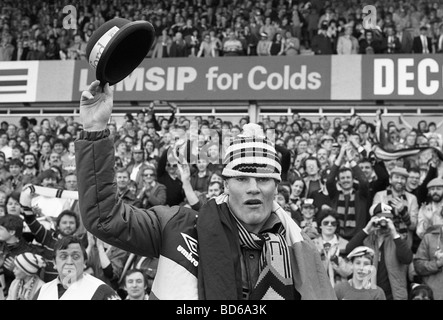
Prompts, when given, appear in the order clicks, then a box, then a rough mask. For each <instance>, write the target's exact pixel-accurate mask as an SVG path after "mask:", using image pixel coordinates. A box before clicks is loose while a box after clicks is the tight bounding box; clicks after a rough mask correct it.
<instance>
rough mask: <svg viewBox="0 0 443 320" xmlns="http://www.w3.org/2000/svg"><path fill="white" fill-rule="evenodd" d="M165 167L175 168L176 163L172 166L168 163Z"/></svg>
mask: <svg viewBox="0 0 443 320" xmlns="http://www.w3.org/2000/svg"><path fill="white" fill-rule="evenodd" d="M166 167H167V168H177V164H176V163H174V164H170V163H168V164H167V165H166Z"/></svg>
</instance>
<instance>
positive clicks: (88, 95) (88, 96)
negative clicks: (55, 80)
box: [81, 91, 94, 101]
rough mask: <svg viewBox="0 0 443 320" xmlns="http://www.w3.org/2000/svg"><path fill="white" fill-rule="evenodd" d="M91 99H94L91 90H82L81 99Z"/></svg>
mask: <svg viewBox="0 0 443 320" xmlns="http://www.w3.org/2000/svg"><path fill="white" fill-rule="evenodd" d="M91 99H94V96H93V95H92V93H91V92H89V91H83V92H82V97H81V100H82V101H87V100H91Z"/></svg>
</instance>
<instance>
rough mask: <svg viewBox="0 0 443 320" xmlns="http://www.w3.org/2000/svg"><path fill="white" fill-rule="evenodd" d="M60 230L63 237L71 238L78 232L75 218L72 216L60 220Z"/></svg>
mask: <svg viewBox="0 0 443 320" xmlns="http://www.w3.org/2000/svg"><path fill="white" fill-rule="evenodd" d="M58 230H59V231H60V233H61V234H62V235H63V236H69V235H71V234H73V233H74V232H75V230H77V224H76V222H75V218H74V217H71V216H63V217H62V218H61V219H60V223H59V225H58Z"/></svg>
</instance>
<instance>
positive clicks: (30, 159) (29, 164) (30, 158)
mask: <svg viewBox="0 0 443 320" xmlns="http://www.w3.org/2000/svg"><path fill="white" fill-rule="evenodd" d="M24 163H25V166H26V167H27V168H29V169H31V168H33V167H34V165H35V158H34V157H33V156H31V155H27V156H25V159H24Z"/></svg>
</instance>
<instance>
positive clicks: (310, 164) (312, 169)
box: [305, 159, 319, 176]
mask: <svg viewBox="0 0 443 320" xmlns="http://www.w3.org/2000/svg"><path fill="white" fill-rule="evenodd" d="M305 164H306V173H307V174H308V175H310V176H311V175H315V174H317V173H318V170H319V167H318V165H317V161H315V160H311V159H310V160H306V163H305Z"/></svg>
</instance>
